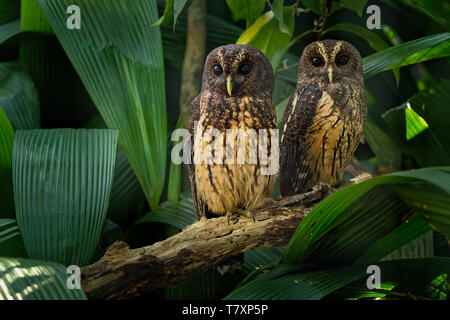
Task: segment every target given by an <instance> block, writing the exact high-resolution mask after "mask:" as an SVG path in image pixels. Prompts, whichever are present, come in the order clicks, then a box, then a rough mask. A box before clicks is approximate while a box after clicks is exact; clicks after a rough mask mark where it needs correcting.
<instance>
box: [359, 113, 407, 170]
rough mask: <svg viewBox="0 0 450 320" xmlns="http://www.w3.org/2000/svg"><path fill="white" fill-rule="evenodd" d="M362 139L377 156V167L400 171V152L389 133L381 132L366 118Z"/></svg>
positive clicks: (380, 129)
mask: <svg viewBox="0 0 450 320" xmlns="http://www.w3.org/2000/svg"><path fill="white" fill-rule="evenodd" d="M364 138H365V139H366V140H367V142H368V144H369V146H370V148H371V149H372V151H373V152H374V153H375V154H376V156H377V165H378V166H379V167H382V168H387V169H394V170H400V168H401V161H402V159H401V152H400V150H399V148H398V145H396V144H395V143H394V141H393V140H392V137H391V136H390V135H389V132H388V131H386V130H383V129H382V128H380V127H379V126H378V125H376V124H375V123H373V121H371V120H370V117H369V116H368V117H367V120H366V122H365V123H364Z"/></svg>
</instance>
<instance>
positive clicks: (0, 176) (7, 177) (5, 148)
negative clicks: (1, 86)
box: [0, 108, 14, 218]
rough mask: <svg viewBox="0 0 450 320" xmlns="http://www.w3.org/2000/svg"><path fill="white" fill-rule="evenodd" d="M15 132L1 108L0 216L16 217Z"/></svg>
mask: <svg viewBox="0 0 450 320" xmlns="http://www.w3.org/2000/svg"><path fill="white" fill-rule="evenodd" d="M13 139H14V132H13V129H12V127H11V124H10V123H9V121H8V118H7V117H6V114H5V112H4V111H3V109H2V108H0V186H1V187H2V189H1V191H0V207H1V208H2V209H1V213H0V218H12V217H14V196H13V188H12V173H11V155H12V146H13Z"/></svg>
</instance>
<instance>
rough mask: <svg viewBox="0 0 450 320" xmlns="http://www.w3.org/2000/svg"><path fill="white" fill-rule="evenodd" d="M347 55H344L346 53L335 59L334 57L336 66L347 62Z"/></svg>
mask: <svg viewBox="0 0 450 320" xmlns="http://www.w3.org/2000/svg"><path fill="white" fill-rule="evenodd" d="M348 60H349V59H348V56H346V55H342V56H339V57H338V58H337V59H336V64H337V65H338V66H345V65H346V64H347V63H348Z"/></svg>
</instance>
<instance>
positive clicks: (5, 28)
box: [0, 20, 20, 45]
mask: <svg viewBox="0 0 450 320" xmlns="http://www.w3.org/2000/svg"><path fill="white" fill-rule="evenodd" d="M19 33H20V20H14V21H11V22H8V23H5V24H1V25H0V45H2V44H3V43H4V42H6V41H8V40H9V39H11V38H12V37H14V36H16V35H18V34H19Z"/></svg>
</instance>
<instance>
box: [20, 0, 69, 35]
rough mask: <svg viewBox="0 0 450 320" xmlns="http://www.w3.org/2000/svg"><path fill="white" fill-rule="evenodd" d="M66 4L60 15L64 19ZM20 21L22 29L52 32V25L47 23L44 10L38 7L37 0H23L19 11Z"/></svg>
mask: <svg viewBox="0 0 450 320" xmlns="http://www.w3.org/2000/svg"><path fill="white" fill-rule="evenodd" d="M67 7H68V6H66V7H65V8H64V9H65V10H64V11H62V12H63V14H61V16H62V17H63V18H64V20H65V19H66V18H67V16H66V15H65V12H66V10H67ZM20 22H21V29H22V31H39V32H42V33H47V34H53V30H52V27H51V26H50V24H49V23H48V20H47V18H46V17H45V15H44V12H43V11H42V9H41V8H40V7H39V4H38V0H23V1H22V6H21V12H20Z"/></svg>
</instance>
